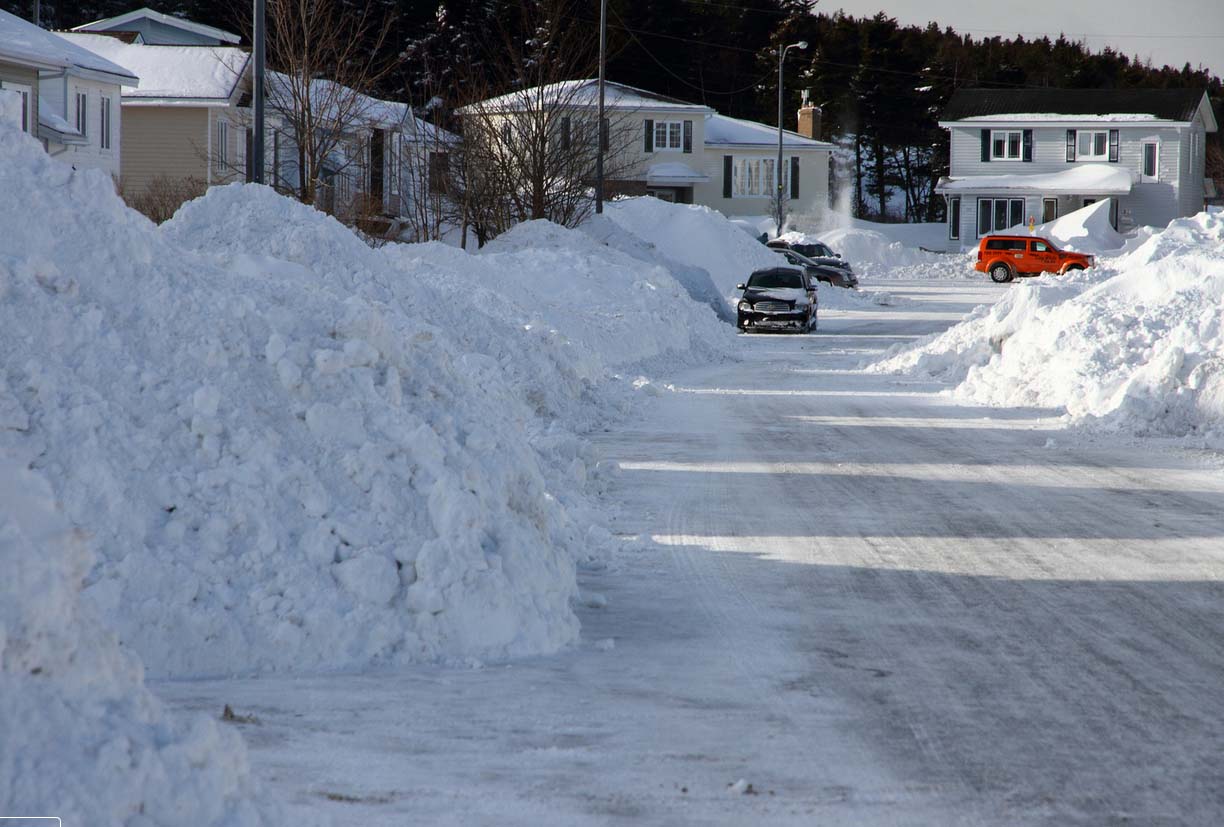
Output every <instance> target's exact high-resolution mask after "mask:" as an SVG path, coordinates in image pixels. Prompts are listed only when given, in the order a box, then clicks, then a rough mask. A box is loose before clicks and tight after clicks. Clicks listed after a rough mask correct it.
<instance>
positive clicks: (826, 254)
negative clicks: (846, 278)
mask: <svg viewBox="0 0 1224 827" xmlns="http://www.w3.org/2000/svg"><path fill="white" fill-rule="evenodd" d="M812 246H813V247H815V248H816V249H815V253H816V255H818V256H820V257H821V258H833V251H832V250H830V249H829V248H828V247H826V246H824V245H823V244H821V243H819V242H817V243H816V244H813V245H812Z"/></svg>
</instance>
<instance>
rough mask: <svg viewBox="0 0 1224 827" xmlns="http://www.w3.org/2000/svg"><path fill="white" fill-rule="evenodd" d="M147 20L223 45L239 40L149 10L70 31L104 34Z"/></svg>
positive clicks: (212, 29) (110, 18)
mask: <svg viewBox="0 0 1224 827" xmlns="http://www.w3.org/2000/svg"><path fill="white" fill-rule="evenodd" d="M141 19H147V20H154V21H156V22H158V23H161V24H162V25H164V26H172V27H174V28H176V29H183V30H184V31H188V32H193V33H195V34H200V35H204V36H205V37H211V38H215V39H216V40H220V41H222V42H224V43H237V42H239V40H241V38H239V37H238V35H236V34H234V33H233V32H227V31H225V30H224V29H218V28H215V27H213V26H206V25H204V24H203V23H196V22H194V21H192V20H184V19H183V18H181V17H174V16H173V15H169V14H162V13H161V12H159V11H153V9H150V8H147V7H146V8H143V9H136V10H135V11H130V12H127V13H126V14H121V15H119V16H118V17H106V18H103V19H102V20H95V21H93V22H92V23H85V24H83V25H81V26H76V27H74V28H73V29H72V30H73V31H74V32H104V31H116V30H119V29H122V28H123V27H124V26H126V25H127V24H128V23H134V22H135V21H137V20H141Z"/></svg>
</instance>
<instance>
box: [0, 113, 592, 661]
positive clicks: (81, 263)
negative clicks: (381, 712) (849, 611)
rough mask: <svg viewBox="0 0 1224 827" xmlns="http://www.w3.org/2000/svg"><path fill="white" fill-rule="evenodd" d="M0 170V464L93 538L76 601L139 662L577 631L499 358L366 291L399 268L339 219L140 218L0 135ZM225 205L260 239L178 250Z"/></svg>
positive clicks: (423, 646)
mask: <svg viewBox="0 0 1224 827" xmlns="http://www.w3.org/2000/svg"><path fill="white" fill-rule="evenodd" d="M0 169H2V170H3V172H2V173H0V175H2V176H3V186H0V228H3V237H4V239H5V244H4V250H3V255H2V256H0V296H2V297H3V298H2V300H0V455H4V456H10V457H15V458H16V459H17V461H18V462H19V463H21V464H25V465H34V466H35V467H37V468H39V469H40V470H41V472H42V473H43V474H45V475H46V477H47V478H48V479H49V481H50V482H51V484H52V485H53V487H54V488H55V490H56V494H57V496H58V497H59V498H60V499H61V500H62V502H63V504H64V507H65V511H66V514H67V516H68V517H69V519H70V520H71V521H72V522H73V523H74V524H75V525H78V526H81V527H83V528H85V529H86V530H88V531H89V532H90V533H91V534H92V536H94V537H95V538H96V544H97V550H98V554H99V558H100V559H99V561H98V564H97V566H96V567H95V568H94V570H93V571H92V572H91V574H90V577H89V586H88V588H87V590H86V596H87V598H88V599H90V600H91V601H92V602H93V603H94V604H96V605H97V606H98V607H100V609H101V610H102V611H103V613H104V615H105V616H106V617H107V619H108V620H109V621H110V622H111V623H112V624H113V625H114V626H115V627H116V629H117V631H118V633H119V635H120V637H121V639H122V640H123V642H124V643H125V644H127V645H129V646H131V647H132V648H133V649H134V650H135V651H137V652H138V653H140V655H141V657H142V659H143V660H144V661H145V663H146V666H147V667H148V668H149V669H150V671H151V672H153V673H155V674H159V675H186V674H201V673H226V674H228V673H232V672H243V671H248V670H267V669H295V670H308V669H314V668H341V667H348V666H362V665H367V664H370V663H377V662H394V661H403V660H412V659H420V658H447V659H450V658H465V657H477V658H486V657H487V658H499V657H506V656H514V655H524V654H529V653H538V652H547V651H552V650H555V649H556V648H558V647H559V646H562V645H564V644H566V643H568V642H570V641H572V640H574V638H575V636H576V634H577V621H576V619H575V616H574V614H573V612H572V609H571V606H570V601H571V598H573V597H574V596H575V593H576V585H575V582H576V581H575V571H574V568H575V563H574V560H575V558H576V557H578V556H580V554H581V553H582V551H583V549H584V547H585V546H586V545H587V544H588V543H589V542H590V541H589V538H588V535H587V532H586V531H585V527H584V526H578V525H576V524H575V523H574V522H573V521H571V520H570V519H569V518H568V517H567V515H566V513H565V510H564V508H563V507H562V506H561V505H560V504H559V502H558V500H557V499H556V498H555V497H554V496H552V495H551V494H550V493H549V490H548V487H547V485H546V482H545V475H544V472H543V470H542V469H541V467H540V463H541V457H540V454H538V453H537V452H536V451H535V450H534V449H533V448H532V446H531V445H530V444H528V441H527V438H526V434H527V433H528V432H529V428H528V426H527V423H530V422H533V421H534V419H535V416H536V414H535V412H534V411H533V410H532V409H531V408H530V407H529V406H528V405H527V403H526V402H525V401H523V400H522V397H521V394H520V392H519V391H518V390H517V389H515V388H511V387H510V386H509V381H508V380H507V379H506V378H505V377H504V376H503V375H502V370H501V366H500V365H499V363H498V361H497V360H496V359H493V358H490V357H488V356H486V355H484V354H481V353H475V352H470V351H467V350H465V349H464V347H462V346H461V345H460V344H459V343H457V342H456V341H455V340H454V339H452V338H450V337H449V336H448V334H447V331H446V330H445V329H443V328H442V327H439V326H437V325H434V324H430V323H429V321H428V320H429V318H430V317H429V316H428V315H425V314H417V313H414V312H412V309H411V308H408V307H404V306H402V305H401V304H400V303H398V302H393V301H390V300H383V299H380V298H379V297H380V296H386V297H388V299H389V298H391V297H393V293H392V292H391V290H390V289H388V288H387V287H385V285H384V284H383V283H384V282H386V283H392V282H394V281H395V279H396V278H397V273H396V272H395V271H393V270H392V269H390V268H386V269H384V270H383V271H374V270H372V269H367V264H369V263H370V262H372V261H374V260H375V259H374V258H373V257H370V256H368V255H364V254H362V256H360V257H359V255H358V254H359V251H360V250H361V248H360V247H359V246H354V245H352V244H351V243H350V242H349V239H351V234H350V233H349V232H348V230H346V229H344V228H343V227H341V226H340V225H339V224H336V223H335V222H334V221H332V220H331V219H329V218H326V217H325V216H321V215H320V214H318V213H316V212H314V211H313V210H310V209H308V208H306V207H304V206H302V205H300V204H297V203H295V202H293V201H291V200H288V199H283V198H280V197H278V196H275V195H273V194H272V193H270V192H268V191H266V190H265V191H264V192H265V193H266V197H264V198H262V199H260V198H259V197H257V196H255V195H253V194H251V193H250V191H251V190H252V189H258V188H249V187H235V188H233V190H228V189H222V190H215V191H214V192H213V194H211V195H210V196H208V197H206V198H204V199H202V200H201V201H199V202H197V203H195V204H193V205H192V206H191V208H190V209H188V210H186V211H185V212H184V215H183V216H182V217H181V221H179V220H176V221H175V222H171V225H170V226H169V227H168V228H166V229H165V230H164V231H159V230H158V228H156V227H155V226H154V225H152V224H151V223H150V222H148V221H147V220H145V219H144V218H143V217H141V216H140V215H139V214H137V213H135V212H132V211H130V210H128V209H127V208H126V207H124V205H123V204H122V202H120V201H119V199H118V197H117V196H116V195H115V194H114V188H113V185H112V184H111V182H110V180H109V179H108V178H106V176H104V175H102V174H100V173H90V172H85V173H82V172H76V171H73V170H71V169H70V168H69V167H68V166H67V165H64V164H61V163H59V162H57V161H55V160H52V159H51V158H49V157H48V156H47V155H46V153H45V152H43V151H42V149H41V147H40V146H39V145H38V144H37V143H36V142H34V141H33V140H31V139H29V138H28V137H26V136H22V135H19V134H15V133H14V131H13V130H12V129H11V128H6V129H5V132H4V134H3V135H0ZM235 190H236V191H237V192H238V193H239V195H240V196H241V195H242V194H247V195H248V196H249V197H248V198H247V200H250V201H254V202H258V203H256V204H254V205H252V206H251V207H250V209H249V210H247V211H245V212H244V211H242V210H240V209H239V202H240V201H243V200H244V199H243V198H242V197H233V196H232V192H233V191H235ZM210 214H211V219H210V218H209V215H210ZM223 216H228V217H229V220H230V222H231V224H232V223H234V222H241V221H242V220H244V219H245V220H250V221H251V222H252V226H253V227H256V228H258V227H260V226H272V227H275V229H276V232H272V233H269V234H266V235H265V234H259V233H256V235H258V243H254V242H253V243H251V245H250V248H249V249H256V250H261V251H262V252H263V254H262V255H261V256H256V255H251V254H247V253H232V254H231V253H227V252H226V251H224V250H222V249H220V245H218V250H217V251H215V253H213V254H210V255H205V254H203V253H199V252H195V251H193V250H190V249H187V248H186V247H185V246H183V245H181V244H178V243H175V241H176V239H177V240H182V239H181V235H183V232H182V229H183V227H186V226H190V225H191V224H192V223H193V222H195V223H196V225H197V226H205V225H208V224H210V223H213V222H214V221H215V222H220V221H221V220H222V218H223ZM213 241H215V239H214V240H213ZM205 243H211V241H209V242H205ZM268 254H281V255H283V256H284V257H285V258H268V257H266V256H267V255H268ZM350 257H352V258H354V259H355V260H354V261H352V263H351V266H349V263H348V262H349V259H350ZM295 258H296V259H297V260H296V261H294V260H292V259H295ZM380 260H381V259H380ZM307 263H309V266H307ZM220 264H224V266H219V265H220ZM405 281H406V280H405ZM405 289H406V288H405ZM452 300H453V301H456V302H460V301H466V299H465V298H463V297H459V296H456V297H452ZM422 302H436V299H435V298H433V297H431V296H430V295H429V294H425V295H424V296H423V297H422ZM473 318H475V319H476V322H475V323H477V324H480V323H481V322H480V319H479V317H473ZM524 347H526V346H524ZM575 461H577V462H578V463H579V465H578V467H576V468H575V469H574V474H575V475H579V476H580V475H581V473H582V466H581V463H582V458H581V457H575ZM576 487H577V485H576Z"/></svg>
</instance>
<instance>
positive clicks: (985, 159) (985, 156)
mask: <svg viewBox="0 0 1224 827" xmlns="http://www.w3.org/2000/svg"><path fill="white" fill-rule="evenodd" d="M989 161H990V130H989V129H983V130H982V163H983V164H985V163H989Z"/></svg>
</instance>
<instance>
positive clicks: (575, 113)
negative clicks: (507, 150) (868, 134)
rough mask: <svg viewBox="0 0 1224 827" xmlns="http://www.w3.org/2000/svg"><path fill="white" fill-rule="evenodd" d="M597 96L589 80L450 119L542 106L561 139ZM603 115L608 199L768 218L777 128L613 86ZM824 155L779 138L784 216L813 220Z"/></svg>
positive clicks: (825, 150) (589, 115) (806, 143)
mask: <svg viewBox="0 0 1224 827" xmlns="http://www.w3.org/2000/svg"><path fill="white" fill-rule="evenodd" d="M598 89H599V87H598V82H597V81H595V80H593V79H586V80H571V81H563V82H561V83H556V84H551V85H549V86H547V87H534V88H531V89H525V90H520V91H517V92H512V93H509V94H506V95H502V96H501V97H497V98H491V99H489V100H486V101H481V102H479V103H475V104H472V105H469V106H467V107H464V108H463V109H460V110H459V114H460V115H461V116H463V117H465V118H476V117H481V118H486V119H490V120H494V121H497V120H502V119H509V118H514V117H530V116H529V115H524V110H525V109H531V108H533V107H550V108H555V109H556V110H557V112H556V114H555V115H554V117H556V119H557V120H558V121H559V122H560V124H561V125H562V130H561V131H563V132H565V134H568V130H569V129H570V126H569V124H571V123H572V124H574V125H575V129H576V125H577V124H580V123H584V124H585V123H589V124H594V121H595V113H596V112H597V111H598V109H597V107H598V101H599V98H598ZM809 109H810V107H809ZM605 110H606V112H607V117H608V120H609V124H610V125H609V127H608V129H609V130H610V131H612V132H617V133H621V135H619V136H612V138H611V140H610V141H609V145H610V149H609V151H610V152H611V154H612V155H614V156H616V157H615V159H614V161H613V164H612V166H613V167H614V171H613V173H612V174H611V175H610V177H609V181H608V192H609V193H610V194H613V195H653V196H655V197H656V198H661V199H664V200H666V201H674V202H676V203H680V204H701V205H704V206H707V207H712V208H713V209H716V210H719V211H720V212H722V213H723V214H724V215H728V216H745V215H752V216H760V215H770V214H772V213H773V210H774V207H773V203H772V198H773V186H774V184H773V182H774V181H775V180H776V178H775V172H774V169H775V167H776V165H777V162H778V161H777V159H778V129H777V127H776V126H767V125H765V124H761V123H756V122H754V121H746V120H740V119H738V118H730V117H727V116H725V115H720V114H718V112H716V111H715V110H713V109H711V108H710V107H708V106H703V105H701V104H696V103H689V102H688V101H683V100H679V99H677V98H672V97H668V96H666V95H660V94H657V93H655V92H650V91H647V90H645V89H638V88H636V87H633V86H626V85H625V84H622V83H612V82H606V83H605ZM505 129H506V133H507V136H509V135H511V134H512V133H513V134H517V132H518V130H515V129H513V128H511V127H510V126H509V125H508V124H507V125H505ZM508 140H509V138H508ZM564 140H568V139H564ZM832 149H833V146H832V144H829V143H826V142H824V141H819V140H815V138H814V137H812V136H808V135H802V134H800V133H798V132H794V131H791V130H783V158H782V181H783V191H784V192H785V194H786V198H787V202H788V203H787V211H788V212H789V213H791V214H802V213H812V212H816V211H818V210H819V209H821V208H823V207H825V206H827V205H828V189H829V154H830V152H831V151H832ZM584 169H585V168H584ZM586 172H587V173H589V174H593V173H592V172H591V170H586Z"/></svg>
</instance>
